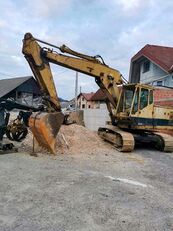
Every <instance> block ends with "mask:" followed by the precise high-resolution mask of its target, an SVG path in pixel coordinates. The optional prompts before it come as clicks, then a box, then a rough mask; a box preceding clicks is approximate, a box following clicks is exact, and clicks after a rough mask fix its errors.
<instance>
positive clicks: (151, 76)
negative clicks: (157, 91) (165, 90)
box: [140, 61, 173, 87]
mask: <svg viewBox="0 0 173 231" xmlns="http://www.w3.org/2000/svg"><path fill="white" fill-rule="evenodd" d="M144 62H145V61H143V62H141V63H140V82H141V83H152V82H153V81H155V82H153V85H155V86H156V85H158V84H159V83H158V81H162V85H163V86H168V87H173V77H172V75H171V74H167V73H166V72H165V71H163V70H162V69H161V68H160V67H159V66H157V65H156V64H154V63H152V62H150V69H149V71H147V72H143V64H144ZM164 76H165V78H164V79H160V80H159V78H161V77H164Z"/></svg>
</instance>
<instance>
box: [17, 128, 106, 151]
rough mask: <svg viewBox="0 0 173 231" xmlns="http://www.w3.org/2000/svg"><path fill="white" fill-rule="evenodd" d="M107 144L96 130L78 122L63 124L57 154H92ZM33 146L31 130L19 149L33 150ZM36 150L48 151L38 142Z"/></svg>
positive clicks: (58, 139) (59, 134)
mask: <svg viewBox="0 0 173 231" xmlns="http://www.w3.org/2000/svg"><path fill="white" fill-rule="evenodd" d="M106 146H107V145H106V144H105V142H104V141H103V140H102V139H101V138H100V137H99V136H98V135H97V133H96V132H92V131H90V130H88V129H87V128H85V127H83V126H80V125H76V124H71V125H62V126H61V129H60V131H59V133H58V136H57V148H56V150H57V152H56V154H79V153H80V154H82V153H88V154H90V153H94V152H97V151H98V150H99V149H103V148H105V147H106ZM32 148H33V135H32V133H31V132H29V134H28V136H27V137H26V139H25V140H24V141H23V142H22V143H20V147H19V150H22V151H27V152H32ZM35 152H38V153H47V151H46V150H44V149H42V148H40V147H39V146H38V144H35Z"/></svg>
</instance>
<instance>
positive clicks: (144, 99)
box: [116, 84, 153, 120]
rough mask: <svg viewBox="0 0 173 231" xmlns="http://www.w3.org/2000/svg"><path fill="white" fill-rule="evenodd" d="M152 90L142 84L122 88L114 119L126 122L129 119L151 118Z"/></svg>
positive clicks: (150, 87)
mask: <svg viewBox="0 0 173 231" xmlns="http://www.w3.org/2000/svg"><path fill="white" fill-rule="evenodd" d="M152 110H153V88H152V86H149V85H144V84H127V85H124V86H122V89H121V93H120V98H119V102H118V105H117V112H116V117H117V118H118V119H125V118H127V119H128V120H129V119H130V118H131V117H144V118H145V117H146V118H148V116H149V114H151V115H150V117H152Z"/></svg>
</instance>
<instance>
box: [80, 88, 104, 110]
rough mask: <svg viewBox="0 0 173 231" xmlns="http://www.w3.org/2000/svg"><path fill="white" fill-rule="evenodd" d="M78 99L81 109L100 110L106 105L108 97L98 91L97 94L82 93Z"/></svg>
mask: <svg viewBox="0 0 173 231" xmlns="http://www.w3.org/2000/svg"><path fill="white" fill-rule="evenodd" d="M77 99H78V100H77V101H78V108H79V109H88V108H90V109H98V108H100V105H101V104H105V100H106V95H105V93H104V92H103V91H102V90H101V89H98V90H97V91H96V92H95V93H94V92H91V93H80V94H79V95H78V97H77Z"/></svg>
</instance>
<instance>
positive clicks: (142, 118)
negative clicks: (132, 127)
mask: <svg viewBox="0 0 173 231" xmlns="http://www.w3.org/2000/svg"><path fill="white" fill-rule="evenodd" d="M130 114H131V117H138V122H139V124H141V125H149V126H153V90H152V89H148V88H143V87H140V86H137V87H136V89H135V94H134V98H133V103H132V108H131V113H130Z"/></svg>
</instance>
